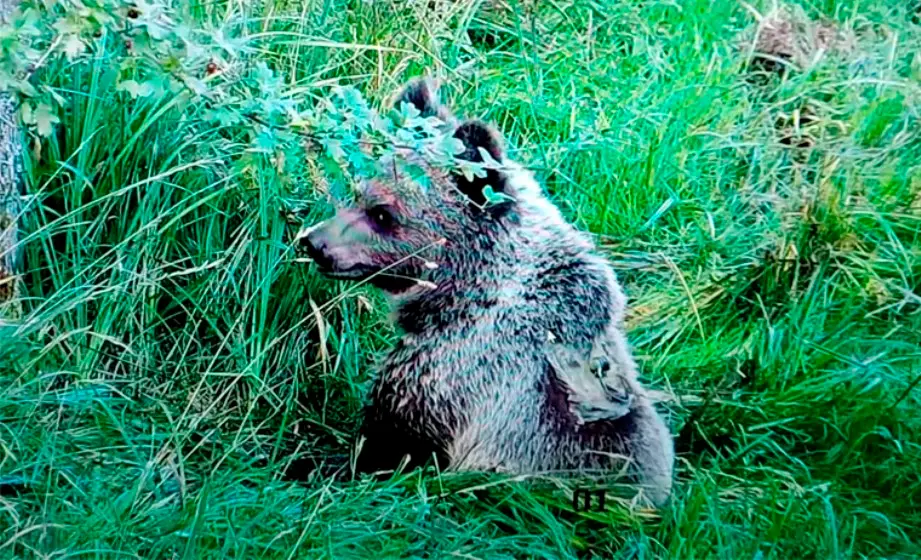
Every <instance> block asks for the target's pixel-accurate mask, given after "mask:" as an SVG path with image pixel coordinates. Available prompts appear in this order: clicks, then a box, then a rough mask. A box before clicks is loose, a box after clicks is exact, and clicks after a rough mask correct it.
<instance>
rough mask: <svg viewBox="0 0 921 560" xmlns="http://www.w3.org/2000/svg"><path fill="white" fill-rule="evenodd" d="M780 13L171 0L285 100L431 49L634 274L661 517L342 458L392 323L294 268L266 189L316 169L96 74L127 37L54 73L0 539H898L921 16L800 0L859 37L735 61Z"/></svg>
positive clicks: (920, 322)
mask: <svg viewBox="0 0 921 560" xmlns="http://www.w3.org/2000/svg"><path fill="white" fill-rule="evenodd" d="M772 6H773V4H771V5H768V3H765V5H763V6H761V5H758V6H753V8H754V10H750V9H746V7H745V6H743V5H740V4H738V3H734V2H716V3H710V2H684V3H680V5H679V4H674V3H667V2H639V3H637V2H632V3H616V2H609V3H597V2H596V3H593V2H575V1H572V2H566V1H564V2H562V3H559V2H556V3H536V2H517V1H516V2H505V1H496V2H493V1H489V2H482V1H469V0H464V1H459V2H447V1H441V0H436V1H434V2H429V1H421V2H415V1H414V2H408V3H398V4H393V3H389V2H351V1H349V2H339V1H334V0H329V1H321V0H317V1H311V2H298V3H293V2H292V3H287V2H272V3H265V4H263V3H256V4H254V5H253V6H251V7H247V8H245V9H243V8H239V7H238V6H236V5H233V4H223V3H217V4H215V3H203V4H197V3H192V5H190V6H188V7H187V9H186V10H184V11H183V12H182V17H183V18H184V19H183V21H185V22H186V24H187V25H189V26H200V27H202V28H208V29H218V28H220V29H222V30H224V31H222V32H223V33H225V34H226V36H229V37H237V38H239V39H240V41H242V42H243V43H246V45H247V46H248V49H249V50H247V51H246V54H245V57H244V58H243V60H245V62H246V65H245V67H246V68H257V67H259V63H263V64H264V65H265V68H267V69H271V71H272V75H273V76H274V77H275V78H273V79H275V80H276V81H275V86H273V87H274V88H275V89H274V90H273V91H274V92H275V93H274V94H273V95H275V97H274V98H275V99H277V100H278V102H279V103H281V104H282V105H284V102H286V101H288V100H297V102H299V103H301V102H303V103H307V104H310V103H314V102H318V100H321V99H324V98H326V97H328V95H329V86H331V85H333V84H342V85H354V86H356V87H357V88H359V89H360V90H362V91H364V92H365V93H366V94H367V95H368V96H369V98H371V99H373V100H381V99H382V98H384V97H385V96H387V95H389V94H390V93H391V92H392V90H393V89H394V88H395V87H397V86H398V85H399V84H401V83H403V82H404V81H405V80H406V79H407V78H409V77H411V76H413V75H415V74H417V73H419V72H421V71H423V70H430V71H433V72H434V73H436V74H438V75H441V76H443V77H445V81H446V87H447V91H446V92H445V93H446V94H447V95H448V96H449V97H451V98H452V99H453V101H454V105H455V106H456V107H457V109H458V111H459V112H461V113H463V114H466V115H470V116H477V117H482V118H485V119H487V120H489V121H492V122H494V123H496V125H497V126H498V127H499V128H500V129H502V130H503V132H504V133H505V134H506V135H507V136H508V138H509V140H510V144H511V147H512V150H511V152H512V156H513V157H515V158H516V159H518V160H520V161H523V162H525V163H526V164H528V165H529V166H530V167H531V168H533V169H535V170H536V172H537V173H538V176H539V177H540V179H541V180H542V182H543V183H544V184H545V185H546V187H547V190H548V191H549V192H550V193H551V194H552V196H553V198H554V200H555V201H556V202H557V203H558V204H559V205H560V206H561V208H562V209H563V211H564V213H565V214H566V215H567V216H568V217H569V218H570V219H572V220H573V221H574V222H575V223H577V224H578V225H579V227H581V228H583V229H586V230H588V231H591V232H592V233H593V234H594V235H596V238H597V240H598V242H599V245H600V246H601V247H602V248H603V249H604V251H605V252H606V253H607V254H608V255H609V256H610V258H611V260H612V262H613V263H614V264H615V266H616V267H617V268H618V272H619V275H620V277H621V279H622V281H623V282H624V284H625V286H626V289H627V292H628V295H629V296H630V299H631V310H630V315H629V326H630V337H631V341H632V342H633V344H634V346H635V348H636V353H637V354H638V358H639V359H640V361H641V365H642V368H643V373H644V379H645V381H646V382H647V383H648V384H649V385H651V386H653V387H655V388H657V389H659V390H660V391H662V392H663V393H664V394H665V395H667V396H668V397H669V398H668V402H666V403H664V405H663V406H665V407H666V408H667V410H668V413H669V418H670V422H671V425H672V428H673V431H674V432H675V433H676V434H677V445H678V450H679V472H678V485H677V494H676V496H675V498H674V500H673V503H672V504H671V505H670V506H669V507H668V508H666V509H665V510H663V511H662V512H660V513H658V514H652V513H649V512H643V511H634V510H632V509H631V508H630V507H629V504H626V503H625V502H619V501H617V500H616V499H615V500H614V501H613V502H612V501H611V500H609V504H612V503H613V505H611V506H610V507H609V508H608V510H607V511H606V512H603V513H602V512H588V513H585V512H583V513H576V512H573V511H572V510H571V507H570V506H569V504H568V497H569V493H568V490H571V489H567V488H566V487H565V486H564V484H563V483H562V482H560V481H554V480H518V479H513V480H504V479H501V478H497V477H472V476H469V475H464V476H461V475H454V476H447V475H445V476H443V477H433V476H431V475H426V476H423V475H422V474H420V473H417V472H416V473H407V474H404V475H401V476H397V477H395V478H394V479H393V480H391V481H389V482H379V483H371V482H367V481H353V480H351V479H350V477H349V476H348V473H347V468H346V465H347V462H348V453H349V445H350V443H351V434H352V431H353V428H354V426H355V422H356V420H357V415H358V412H359V409H360V402H361V396H362V394H363V390H364V387H365V384H366V382H367V381H368V379H369V375H370V373H369V372H370V364H371V363H372V362H373V358H374V356H375V355H376V353H378V352H380V351H384V350H385V349H386V348H387V347H388V345H389V343H390V341H391V340H392V338H393V334H394V333H393V331H392V329H391V327H389V326H388V324H387V321H386V316H385V309H384V308H383V302H382V301H381V300H380V299H379V298H378V296H377V295H376V294H374V293H373V292H368V291H365V290H362V289H354V288H353V287H350V286H345V285H337V284H333V283H329V282H327V281H325V280H323V279H321V278H319V277H318V276H317V275H315V274H314V273H313V272H312V271H311V270H309V269H308V268H307V267H305V266H303V264H301V263H297V262H294V258H293V254H292V251H291V249H290V248H289V246H288V243H289V241H290V238H291V234H292V233H293V232H294V230H295V228H296V227H297V224H293V223H291V220H288V219H286V217H285V216H284V215H283V213H282V212H279V209H280V208H285V207H289V206H292V204H293V206H294V207H295V208H296V209H297V220H295V221H301V220H303V221H308V222H309V221H313V220H317V219H320V218H321V217H323V216H325V215H326V214H327V213H328V212H329V211H330V203H329V201H330V199H331V198H333V197H334V196H336V192H338V191H337V189H341V188H344V187H343V184H341V183H342V182H341V180H340V179H337V178H336V177H337V176H336V175H335V173H331V172H329V170H327V169H325V168H324V167H323V166H321V165H319V164H317V162H316V161H314V160H313V159H311V158H309V157H308V153H307V152H303V151H300V152H299V151H296V150H295V151H293V152H284V151H281V150H278V149H275V146H277V144H273V143H272V142H271V140H272V139H270V138H260V137H259V133H260V132H265V131H264V130H263V129H260V128H259V126H258V125H257V124H256V123H254V122H252V121H249V120H247V119H234V118H233V115H234V114H240V113H243V112H245V111H246V110H249V109H251V107H248V106H247V107H243V106H239V107H237V106H234V105H233V104H232V103H227V102H226V100H225V103H224V104H223V105H221V107H224V108H225V109H226V110H227V114H225V115H217V117H215V115H214V114H213V111H214V109H215V106H214V105H209V103H207V102H200V103H191V102H184V100H183V99H182V98H181V97H179V96H177V95H175V94H173V93H170V92H169V91H166V90H164V91H159V92H158V91H153V92H150V94H149V95H142V96H137V97H133V96H131V95H129V93H130V92H127V91H123V89H124V88H122V89H119V88H117V87H116V85H115V84H116V81H117V80H116V78H115V77H114V75H112V74H111V73H107V72H108V71H109V69H111V68H112V67H113V65H116V64H117V62H118V61H119V60H120V58H119V57H120V56H122V55H121V54H120V51H119V52H116V51H115V50H112V51H109V50H105V49H103V50H101V51H99V52H98V53H95V54H94V56H93V58H92V59H91V60H90V61H89V62H81V63H73V64H71V63H67V62H60V63H54V64H49V66H48V67H47V68H45V69H43V72H44V76H45V77H44V78H43V79H44V80H45V83H47V84H48V85H49V86H50V87H51V88H52V89H53V91H54V92H55V93H57V94H58V95H60V96H61V97H62V98H64V99H65V100H66V102H65V103H64V105H63V107H62V108H61V109H60V110H59V112H58V113H57V117H58V119H59V121H60V122H58V123H57V124H56V125H55V127H54V134H53V135H51V136H49V137H40V136H35V137H30V138H29V146H30V148H31V152H30V157H29V161H27V187H28V196H29V199H28V201H27V208H28V212H27V213H26V214H25V215H24V216H23V218H22V226H23V231H22V235H21V239H22V248H23V251H24V254H23V259H24V263H25V265H26V266H25V275H24V280H25V289H26V293H25V294H24V295H25V299H24V304H25V308H26V313H25V316H24V319H23V321H22V323H21V324H18V325H9V324H4V325H0V329H2V330H0V387H2V390H0V419H2V420H0V483H2V486H0V488H2V489H3V495H2V498H0V554H2V555H4V556H9V557H22V556H31V555H42V556H44V555H93V556H114V555H116V554H119V555H122V556H140V557H212V556H213V557H225V556H241V557H251V556H269V557H320V556H329V557H335V558H341V557H350V556H354V557H366V556H368V555H371V554H374V555H378V556H397V555H401V556H407V555H408V556H426V555H434V556H449V555H457V556H467V557H482V558H493V557H509V558H511V557H514V558H518V557H574V556H579V555H589V556H597V557H617V558H627V557H642V558H650V557H679V558H689V557H721V558H746V557H758V558H788V557H822V558H829V557H835V558H837V557H913V556H917V555H919V554H921V542H919V540H918V536H917V527H921V477H919V471H918V468H917V465H918V464H919V463H921V439H919V436H918V434H919V432H921V418H919V416H918V414H917V410H918V407H919V405H921V392H919V391H921V389H919V388H918V385H919V380H921V353H919V344H921V281H919V278H921V234H919V232H921V137H919V133H918V132H917V131H918V109H919V99H921V98H919V93H921V88H919V81H918V79H919V77H921V74H919V58H918V54H917V53H918V52H919V51H921V49H919V47H921V28H919V26H918V24H917V23H916V22H913V20H912V17H913V14H912V13H911V10H910V8H909V7H906V5H905V4H904V3H902V2H878V3H875V4H873V5H872V6H862V5H858V3H852V2H814V3H807V2H803V3H802V4H801V5H796V6H788V7H787V8H788V11H787V12H784V13H794V14H799V16H797V17H802V18H806V20H808V21H810V22H820V21H821V22H825V23H822V25H828V26H834V27H835V28H836V29H838V30H839V31H840V32H841V33H842V36H846V37H849V38H850V42H849V43H848V45H849V47H848V48H847V49H843V50H838V51H833V50H829V51H828V53H826V54H824V55H823V56H818V57H805V58H802V59H800V58H797V59H795V60H794V61H793V62H791V61H790V60H784V57H776V56H775V57H774V58H775V59H778V64H779V65H780V66H779V67H777V68H775V67H771V66H767V67H765V66H764V65H760V66H759V65H758V64H753V63H752V61H753V60H754V59H756V58H757V57H758V56H760V55H759V54H758V53H756V52H753V51H754V49H753V48H749V47H752V46H753V43H752V41H754V39H753V37H757V36H759V35H758V33H757V30H758V29H759V25H761V26H762V28H763V21H762V22H760V23H759V21H758V19H757V17H756V16H755V15H753V14H755V13H757V14H760V15H765V14H770V13H773V12H771V11H770V10H771V9H772ZM806 20H803V21H806ZM815 25H818V24H815ZM804 27H805V28H811V27H810V26H809V25H805V24H804ZM791 28H796V26H791ZM740 42H741V43H742V45H741V47H740ZM106 44H108V43H106ZM107 48H108V47H107ZM113 49H114V48H113ZM762 54H765V53H762ZM766 54H771V53H766ZM753 73H760V74H759V76H758V79H754V80H753V79H752V74H753ZM257 79H258V77H254V75H250V74H246V73H241V75H240V77H239V78H238V80H239V87H241V88H242V87H244V86H246V84H254V83H256V82H254V81H253V80H257ZM248 80H249V81H248ZM136 83H137V84H139V85H138V87H141V86H140V84H141V83H142V80H136ZM228 83H230V84H233V83H234V82H232V81H230V80H229V81H228ZM239 99H240V103H245V102H246V100H247V98H246V96H244V95H240V97H239ZM186 101H187V100H186ZM222 119H223V122H222ZM216 122H217V124H216ZM315 463H318V464H320V465H321V468H320V469H319V470H318V471H316V472H310V469H308V468H306V467H305V466H304V465H308V466H310V467H311V468H312V467H313V465H314V464H315ZM609 486H610V487H611V488H612V491H611V492H612V497H613V496H614V495H616V494H618V492H617V491H616V484H615V481H609Z"/></svg>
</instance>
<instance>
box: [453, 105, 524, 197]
mask: <svg viewBox="0 0 921 560" xmlns="http://www.w3.org/2000/svg"><path fill="white" fill-rule="evenodd" d="M454 137H455V138H457V139H458V140H460V141H461V142H462V143H463V144H464V151H463V152H462V153H461V154H459V155H458V156H457V158H458V159H462V160H467V161H472V162H474V163H483V161H484V160H483V155H482V153H481V152H480V150H481V149H482V150H483V151H484V152H486V153H487V154H488V155H489V156H490V157H491V158H492V159H493V160H495V162H496V163H502V160H503V159H504V157H505V154H504V150H503V148H502V137H501V136H500V135H499V133H498V132H497V131H496V130H494V129H493V128H492V127H490V126H489V125H487V124H485V123H483V122H481V121H477V120H469V121H466V122H464V123H462V124H461V125H460V126H458V127H457V130H456V131H455V132H454ZM455 180H456V181H457V187H458V188H459V189H460V190H461V192H462V193H464V194H465V195H466V196H467V197H469V198H470V199H471V200H472V201H473V202H474V204H476V205H477V206H479V207H481V208H484V207H487V208H490V209H491V210H492V211H493V213H495V212H496V211H499V212H501V211H503V210H504V209H508V207H510V206H511V204H510V203H511V202H513V196H514V193H512V192H510V187H509V185H508V181H507V180H506V178H505V174H504V172H503V171H502V170H500V169H489V168H487V169H486V176H485V177H476V176H474V177H473V178H472V179H468V178H466V177H465V176H464V175H463V174H461V173H458V174H457V175H455ZM486 187H491V188H492V193H493V195H494V197H493V199H492V200H489V199H487V195H486V193H485V192H484V189H486Z"/></svg>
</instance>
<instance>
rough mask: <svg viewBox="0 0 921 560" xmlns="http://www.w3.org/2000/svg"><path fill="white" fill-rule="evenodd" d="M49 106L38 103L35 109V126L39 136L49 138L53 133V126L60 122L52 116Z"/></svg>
mask: <svg viewBox="0 0 921 560" xmlns="http://www.w3.org/2000/svg"><path fill="white" fill-rule="evenodd" d="M52 111H53V109H52V107H51V105H48V104H47V103H40V104H39V105H38V107H37V108H36V109H35V126H36V127H37V128H38V134H39V136H43V137H46V138H47V137H48V136H51V133H52V131H54V125H55V124H56V123H58V122H60V119H58V116H57V115H56V114H54V113H53V112H52Z"/></svg>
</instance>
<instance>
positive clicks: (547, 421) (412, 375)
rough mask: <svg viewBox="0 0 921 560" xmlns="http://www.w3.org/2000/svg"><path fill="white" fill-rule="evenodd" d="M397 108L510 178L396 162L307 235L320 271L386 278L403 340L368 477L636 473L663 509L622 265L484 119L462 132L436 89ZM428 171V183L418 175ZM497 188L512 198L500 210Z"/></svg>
mask: <svg viewBox="0 0 921 560" xmlns="http://www.w3.org/2000/svg"><path fill="white" fill-rule="evenodd" d="M397 101H398V102H399V101H405V102H408V103H412V104H413V105H415V106H416V107H417V108H418V109H419V110H420V111H421V112H422V114H423V115H427V116H435V115H437V116H439V117H441V118H442V119H443V120H444V121H445V122H446V126H449V127H451V130H453V131H454V135H455V137H457V138H459V139H461V141H462V142H464V145H465V147H466V151H465V152H464V154H462V155H461V157H464V158H467V159H471V160H478V158H479V157H480V156H479V150H478V149H477V148H483V149H485V150H486V151H487V152H488V153H489V154H490V155H491V156H493V157H494V158H495V159H496V160H498V161H500V162H501V163H502V165H503V169H502V170H500V171H491V172H490V174H489V175H488V176H487V177H486V178H485V179H475V180H473V181H467V180H465V179H464V178H463V177H462V176H455V175H450V174H446V173H445V172H443V171H440V170H437V169H434V168H431V167H427V166H426V164H425V162H423V161H421V160H418V159H417V158H415V157H414V156H413V155H412V154H401V155H399V156H398V157H397V158H396V160H395V161H393V162H387V163H386V164H385V165H382V166H381V168H382V169H386V170H392V171H390V172H388V173H387V174H386V175H382V176H380V177H376V178H373V179H369V180H367V181H365V182H364V183H363V184H362V186H361V189H360V191H361V192H360V193H359V196H358V200H357V205H356V207H354V208H348V209H343V210H341V211H340V212H339V214H338V215H337V216H336V217H335V218H332V219H331V220H329V221H327V222H324V223H323V224H320V225H318V226H314V227H313V228H311V229H310V231H309V233H308V234H306V235H304V236H303V237H302V239H303V243H304V244H305V247H306V249H307V250H308V252H309V253H310V254H311V255H312V256H313V258H314V260H315V261H316V262H317V264H318V265H319V267H320V269H321V270H322V271H323V272H325V273H326V274H328V275H330V276H333V277H337V278H352V279H357V278H371V281H372V282H373V283H375V284H376V285H378V286H379V287H381V288H383V289H384V290H386V291H387V292H389V293H390V294H392V295H393V299H394V311H395V320H396V321H397V323H398V325H399V326H400V327H401V329H402V331H403V333H404V334H403V336H402V338H400V340H399V342H398V343H397V345H396V347H395V348H394V349H393V351H392V352H391V353H390V354H389V356H388V357H387V358H386V359H385V360H384V362H383V363H382V364H381V366H380V371H379V374H378V376H377V378H376V381H375V383H374V386H373V390H372V393H371V398H370V404H369V405H368V407H367V410H366V416H365V420H364V424H363V427H362V430H361V435H362V436H363V445H362V447H361V450H360V452H359V457H358V467H359V470H363V471H375V470H379V469H394V468H396V467H398V466H399V464H400V462H401V460H402V459H404V458H405V456H406V455H409V464H410V465H418V464H422V463H424V462H425V461H426V460H428V459H430V458H432V457H434V458H435V459H436V460H437V461H438V463H439V464H440V465H441V466H442V467H447V468H450V469H460V470H500V471H503V472H510V473H533V472H545V471H560V470H580V469H611V470H613V469H618V468H620V467H621V466H623V464H624V461H628V462H629V472H631V473H632V474H633V475H634V476H635V479H636V480H637V482H638V483H640V484H642V485H643V486H644V487H645V495H646V496H647V497H648V498H649V500H650V501H651V502H652V503H654V504H661V503H663V502H664V501H665V500H666V499H667V497H668V496H669V493H670V490H671V483H672V465H673V459H674V458H673V450H672V440H671V436H670V434H669V432H668V429H667V428H666V426H665V424H664V422H663V421H662V419H661V418H660V416H659V415H658V414H657V412H656V411H655V409H654V408H653V406H652V404H651V403H650V401H649V399H648V397H647V396H646V393H645V391H644V390H643V388H642V386H641V385H640V384H639V383H638V381H637V374H636V366H635V364H634V361H633V358H632V357H631V354H630V351H629V348H628V346H627V341H626V338H625V336H624V334H623V326H622V318H623V312H624V306H625V297H624V295H623V293H622V291H621V289H620V287H619V285H618V283H617V281H616V279H615V276H614V273H613V271H612V269H611V267H610V266H609V265H608V264H607V262H606V261H605V260H604V259H603V258H602V257H600V256H599V255H598V254H597V253H596V252H595V250H594V247H593V245H592V243H591V242H590V241H589V239H588V238H587V237H586V236H584V235H583V234H581V233H579V232H578V231H576V230H575V229H574V228H573V227H572V226H571V225H569V224H568V223H566V221H565V220H564V219H563V217H562V216H561V215H560V212H559V211H558V210H557V208H556V207H555V206H554V205H553V204H552V203H551V202H550V201H549V200H548V199H547V198H546V197H545V196H544V195H543V193H542V192H541V189H540V187H539V186H538V185H537V183H536V182H535V181H534V179H533V177H532V175H531V174H530V173H529V172H528V171H526V170H525V169H523V168H521V167H520V166H519V165H517V164H515V163H514V162H512V161H509V160H508V159H506V158H504V153H503V149H502V146H501V140H500V138H499V136H498V134H497V133H496V132H495V131H494V130H493V129H491V128H490V127H488V126H486V125H484V124H482V123H479V122H477V121H467V122H461V123H458V122H456V121H455V120H454V117H453V116H451V115H450V113H449V112H448V111H447V110H446V109H445V108H444V107H443V106H441V105H440V104H439V102H438V98H437V95H436V93H435V88H434V86H433V84H432V83H431V82H429V81H426V80H420V81H417V82H414V83H412V84H410V86H409V87H407V88H406V89H405V90H404V92H403V93H402V95H401V96H399V97H398V98H397ZM409 164H412V165H417V166H422V167H423V168H424V169H426V174H427V175H428V177H429V178H430V179H431V181H430V183H431V186H429V187H428V188H426V187H424V186H422V185H419V184H415V183H414V182H413V181H412V180H411V179H410V174H409V173H403V172H401V170H402V169H404V166H405V165H409ZM487 184H488V185H490V186H492V187H493V189H494V190H495V191H497V192H501V193H504V194H506V195H508V196H509V197H511V199H512V200H511V201H509V202H505V203H502V204H499V205H496V206H492V207H489V208H484V207H483V202H485V200H484V198H483V194H482V189H483V187H484V186H486V185H487Z"/></svg>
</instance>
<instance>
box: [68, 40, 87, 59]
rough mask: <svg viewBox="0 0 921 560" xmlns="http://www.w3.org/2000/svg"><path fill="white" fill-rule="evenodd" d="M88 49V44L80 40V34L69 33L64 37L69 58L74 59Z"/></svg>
mask: <svg viewBox="0 0 921 560" xmlns="http://www.w3.org/2000/svg"><path fill="white" fill-rule="evenodd" d="M85 50H86V45H85V44H84V43H83V41H82V40H80V37H79V36H78V35H68V36H67V38H66V39H64V54H65V55H67V59H68V60H73V59H75V58H77V57H78V56H80V55H81V54H83V52H84V51H85Z"/></svg>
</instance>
